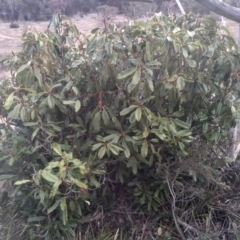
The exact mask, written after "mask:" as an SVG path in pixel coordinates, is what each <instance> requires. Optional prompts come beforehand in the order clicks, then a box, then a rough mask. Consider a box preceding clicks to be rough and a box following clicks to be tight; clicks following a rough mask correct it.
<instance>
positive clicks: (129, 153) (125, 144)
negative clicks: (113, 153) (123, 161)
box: [122, 140, 131, 158]
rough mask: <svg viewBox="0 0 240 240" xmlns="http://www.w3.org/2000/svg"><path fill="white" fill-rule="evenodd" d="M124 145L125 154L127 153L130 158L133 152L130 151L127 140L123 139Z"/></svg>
mask: <svg viewBox="0 0 240 240" xmlns="http://www.w3.org/2000/svg"><path fill="white" fill-rule="evenodd" d="M122 146H123V148H124V154H125V156H126V158H129V157H130V155H131V152H130V149H129V147H128V145H127V143H126V141H125V140H123V142H122Z"/></svg>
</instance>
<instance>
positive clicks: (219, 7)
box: [195, 0, 240, 23]
mask: <svg viewBox="0 0 240 240" xmlns="http://www.w3.org/2000/svg"><path fill="white" fill-rule="evenodd" d="M195 1H196V2H198V3H200V4H202V5H203V6H205V7H206V8H208V9H209V10H211V11H213V12H215V13H217V14H219V15H221V16H223V17H226V18H228V19H231V20H233V21H235V22H238V23H240V9H239V8H236V7H233V6H231V5H229V4H226V3H223V2H220V1H219V0H195Z"/></svg>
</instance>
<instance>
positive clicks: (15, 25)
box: [9, 23, 19, 28]
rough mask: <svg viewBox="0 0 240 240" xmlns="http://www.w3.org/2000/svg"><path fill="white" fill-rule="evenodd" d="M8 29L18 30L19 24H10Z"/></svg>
mask: <svg viewBox="0 0 240 240" xmlns="http://www.w3.org/2000/svg"><path fill="white" fill-rule="evenodd" d="M9 27H10V28H19V24H18V23H11V24H10V25H9Z"/></svg>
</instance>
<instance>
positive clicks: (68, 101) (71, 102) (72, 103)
mask: <svg viewBox="0 0 240 240" xmlns="http://www.w3.org/2000/svg"><path fill="white" fill-rule="evenodd" d="M75 103H76V101H74V100H65V101H63V104H65V105H75Z"/></svg>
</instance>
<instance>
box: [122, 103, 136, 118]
mask: <svg viewBox="0 0 240 240" xmlns="http://www.w3.org/2000/svg"><path fill="white" fill-rule="evenodd" d="M137 107H138V106H137V105H131V106H130V107H128V108H125V109H123V110H122V111H121V112H120V116H124V115H127V114H128V113H130V112H132V111H133V110H134V109H135V108H137Z"/></svg>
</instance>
